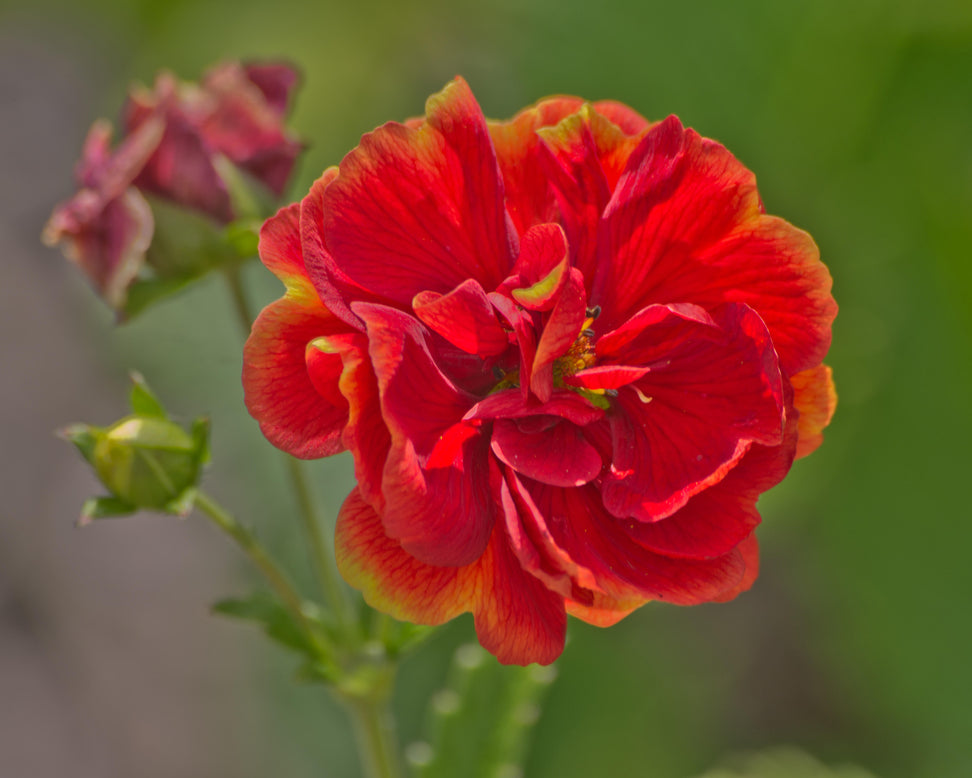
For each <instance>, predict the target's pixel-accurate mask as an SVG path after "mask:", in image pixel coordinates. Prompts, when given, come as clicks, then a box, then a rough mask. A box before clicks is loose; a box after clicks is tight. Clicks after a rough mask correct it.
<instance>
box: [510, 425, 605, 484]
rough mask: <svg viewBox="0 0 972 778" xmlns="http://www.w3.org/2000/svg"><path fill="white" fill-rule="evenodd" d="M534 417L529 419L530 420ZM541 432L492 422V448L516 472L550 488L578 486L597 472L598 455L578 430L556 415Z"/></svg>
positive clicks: (599, 460)
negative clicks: (550, 486)
mask: <svg viewBox="0 0 972 778" xmlns="http://www.w3.org/2000/svg"><path fill="white" fill-rule="evenodd" d="M537 418H538V417H529V418H528V420H529V421H532V420H535V419H537ZM541 418H544V419H546V420H547V421H548V424H546V425H545V426H544V427H543V428H542V429H525V428H524V427H523V426H521V425H520V424H518V423H517V422H515V421H509V420H506V419H500V420H498V421H496V422H494V423H493V436H492V441H491V445H492V449H493V453H494V454H496V456H497V458H498V459H499V460H500V461H501V462H504V463H505V464H507V465H509V466H510V467H511V468H512V469H513V470H515V471H516V472H518V473H520V474H522V475H524V476H526V477H527V478H532V479H534V480H536V481H540V482H542V483H545V484H550V485H552V486H580V485H581V484H586V483H588V482H590V481H592V480H594V479H595V478H596V477H597V476H598V474H599V473H600V472H601V464H602V463H601V456H600V454H598V452H597V449H596V448H594V446H592V445H591V444H590V443H588V442H587V441H586V440H585V439H584V435H583V433H582V432H581V430H580V428H579V427H577V426H576V425H574V424H571V423H570V422H569V421H566V420H564V419H561V418H559V417H557V416H547V417H541Z"/></svg>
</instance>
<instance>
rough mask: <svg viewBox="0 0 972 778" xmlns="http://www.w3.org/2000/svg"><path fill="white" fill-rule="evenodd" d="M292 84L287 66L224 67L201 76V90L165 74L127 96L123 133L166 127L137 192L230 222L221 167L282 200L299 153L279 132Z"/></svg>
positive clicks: (295, 142)
mask: <svg viewBox="0 0 972 778" xmlns="http://www.w3.org/2000/svg"><path fill="white" fill-rule="evenodd" d="M296 84H297V73H296V71H295V70H293V68H290V67H288V66H286V65H279V64H265V65H244V64H241V63H238V62H228V63H224V64H222V65H217V66H216V67H214V68H212V69H210V70H209V71H207V72H206V74H205V75H204V76H203V78H202V81H201V82H200V83H199V84H191V83H180V82H179V81H177V80H176V78H175V76H173V75H172V74H171V73H166V72H163V73H160V74H159V75H158V77H157V78H156V80H155V87H154V89H152V90H151V91H149V90H145V89H134V90H132V92H131V94H130V95H129V98H128V103H127V104H126V106H125V110H124V120H123V123H124V126H125V131H126V132H127V133H133V132H137V131H138V129H139V128H140V127H142V126H143V125H144V124H145V123H146V122H152V121H153V120H156V119H161V120H162V122H163V123H164V126H165V132H164V133H163V135H162V137H161V140H160V141H159V146H158V148H157V150H156V152H155V154H153V155H152V156H151V157H150V158H149V159H148V161H147V163H146V164H145V167H144V168H143V169H142V170H141V171H140V173H139V175H138V178H137V179H136V181H135V184H136V186H138V187H139V188H140V189H143V190H144V191H146V192H151V193H152V194H157V195H160V196H162V197H165V198H168V199H170V200H173V201H174V202H177V203H179V204H180V205H184V206H186V207H189V208H193V209H196V210H199V211H202V212H203V213H206V214H209V215H210V216H212V217H213V218H214V219H217V220H219V221H221V222H229V221H232V220H233V218H234V217H235V213H234V210H233V203H232V200H231V197H230V187H229V185H228V181H227V180H226V179H227V176H226V173H227V172H228V171H225V170H224V169H223V167H222V166H223V165H225V164H226V161H228V162H230V163H232V164H234V165H236V166H237V167H239V168H241V169H243V170H245V171H246V172H247V173H249V174H250V175H252V176H253V177H255V178H256V179H258V180H259V181H261V182H262V183H263V184H264V185H265V186H266V187H267V188H269V189H270V190H271V191H273V192H274V193H275V194H277V195H280V194H282V193H283V190H284V188H285V187H286V185H287V181H288V179H289V178H290V173H291V171H292V170H293V166H294V162H295V161H296V159H297V155H298V154H299V153H300V150H301V148H302V146H301V144H300V142H299V141H298V140H297V139H296V137H294V136H293V135H291V134H290V133H288V132H287V131H286V130H285V129H284V126H283V120H284V116H285V114H286V111H287V103H288V99H289V95H290V93H291V91H292V90H293V88H294V87H295V86H296Z"/></svg>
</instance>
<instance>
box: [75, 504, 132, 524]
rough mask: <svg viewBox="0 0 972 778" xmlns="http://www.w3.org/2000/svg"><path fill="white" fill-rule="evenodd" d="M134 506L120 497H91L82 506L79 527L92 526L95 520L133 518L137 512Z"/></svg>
mask: <svg viewBox="0 0 972 778" xmlns="http://www.w3.org/2000/svg"><path fill="white" fill-rule="evenodd" d="M137 510H138V508H136V507H135V506H134V505H132V504H131V503H129V502H125V500H121V499H119V498H118V497H89V498H88V499H87V500H85V501H84V505H82V506H81V518H79V519H78V526H79V527H83V526H85V525H86V524H90V523H91V522H92V521H93V520H94V519H117V518H119V517H120V516H131V515H132V514H133V513H135V511H137Z"/></svg>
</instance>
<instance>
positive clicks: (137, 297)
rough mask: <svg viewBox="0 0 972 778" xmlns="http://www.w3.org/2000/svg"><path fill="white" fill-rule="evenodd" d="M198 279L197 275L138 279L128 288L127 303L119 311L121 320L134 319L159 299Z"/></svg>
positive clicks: (180, 289)
mask: <svg viewBox="0 0 972 778" xmlns="http://www.w3.org/2000/svg"><path fill="white" fill-rule="evenodd" d="M195 280H196V276H182V277H178V278H145V279H140V280H138V281H136V282H135V283H134V284H132V286H131V287H130V288H129V290H128V297H127V298H126V299H125V304H124V306H123V307H122V309H121V310H120V311H119V312H118V318H119V320H120V321H129V320H130V319H134V318H135V317H136V316H138V315H139V314H140V313H142V312H143V311H145V309H146V308H149V307H150V306H151V305H153V304H154V303H156V302H158V301H159V300H161V299H163V298H165V297H168V296H169V295H173V294H175V293H176V292H179V291H182V290H183V289H185V287H187V286H189V284H191V283H192V282H193V281H195Z"/></svg>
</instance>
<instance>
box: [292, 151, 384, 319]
mask: <svg viewBox="0 0 972 778" xmlns="http://www.w3.org/2000/svg"><path fill="white" fill-rule="evenodd" d="M337 177H338V169H337V168H336V167H331V168H328V169H327V170H325V171H324V172H323V173H322V174H321V177H320V178H318V179H317V180H316V181H315V182H314V183H313V185H311V188H310V192H308V193H307V195H306V196H305V197H304V199H303V200H301V202H300V244H301V251H302V253H303V257H304V265H305V267H306V268H307V274H308V276H309V277H310V279H311V281H312V282H313V284H314V288H315V289H316V290H317V294H318V295H319V296H320V298H321V300H322V301H323V302H324V305H325V306H326V307H327V309H328V310H329V311H331V312H332V313H333V314H334V315H335V316H337V317H338V318H339V319H342V320H343V321H345V322H347V323H348V324H349V325H350V326H351V327H354V328H357V329H364V327H363V325H362V324H361V320H360V319H359V318H358V317H357V316H355V315H354V314H353V313H352V312H351V309H350V308H349V307H348V302H347V301H348V300H366V301H369V302H387V301H385V300H383V299H382V298H381V297H376V296H375V295H373V294H371V293H370V292H367V291H366V290H364V289H362V288H361V287H360V286H358V285H356V284H355V283H354V282H353V281H352V280H351V279H350V278H348V276H347V274H346V273H345V272H344V271H343V270H342V269H341V268H340V267H338V266H337V265H336V264H335V262H334V258H333V257H332V256H331V254H330V252H329V251H328V250H327V247H326V246H325V243H324V202H323V198H324V192H325V191H327V188H328V187H329V186H330V185H331V184H332V183H333V182H334V180H335V179H336V178H337Z"/></svg>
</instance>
